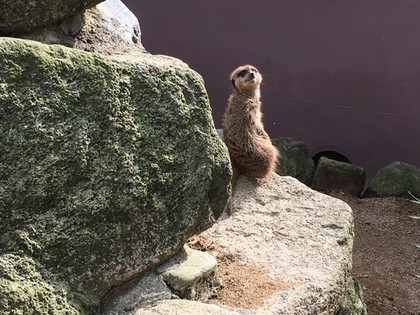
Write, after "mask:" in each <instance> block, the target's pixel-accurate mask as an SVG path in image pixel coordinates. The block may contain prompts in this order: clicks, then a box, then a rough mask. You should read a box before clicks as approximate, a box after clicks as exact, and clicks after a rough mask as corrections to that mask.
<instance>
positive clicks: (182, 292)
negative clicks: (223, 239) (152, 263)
mask: <svg viewBox="0 0 420 315" xmlns="http://www.w3.org/2000/svg"><path fill="white" fill-rule="evenodd" d="M184 253H185V254H184ZM179 255H182V256H184V258H183V259H182V260H181V261H179V262H175V263H174V260H173V259H171V260H170V261H169V264H168V263H165V264H164V265H163V266H161V267H159V268H158V270H159V272H160V273H161V275H162V278H163V280H164V281H165V282H166V283H167V284H168V285H169V286H170V287H171V288H172V289H173V290H174V291H175V292H176V293H177V295H179V296H180V297H183V298H184V297H185V298H188V299H195V298H196V297H197V296H198V295H201V292H200V291H202V284H203V283H206V284H207V283H209V282H210V283H215V286H217V287H220V286H221V284H222V281H221V279H220V278H219V277H218V276H217V273H216V271H217V260H216V258H214V257H213V256H212V255H210V254H208V253H205V252H201V251H198V250H194V249H191V248H189V247H188V246H185V247H184V250H182V251H181V253H180V254H179ZM204 289H206V288H204ZM216 289H217V288H216Z"/></svg>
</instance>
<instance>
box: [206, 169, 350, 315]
mask: <svg viewBox="0 0 420 315" xmlns="http://www.w3.org/2000/svg"><path fill="white" fill-rule="evenodd" d="M233 206H234V214H233V216H231V217H229V218H228V219H226V220H222V221H219V222H218V223H217V224H215V225H214V226H213V227H212V228H211V229H209V230H207V231H206V232H204V233H203V235H205V236H206V237H208V238H210V239H212V240H217V245H219V246H220V247H222V248H224V250H225V252H226V253H230V255H233V256H234V257H236V258H237V259H239V260H240V261H242V262H244V263H247V264H250V265H253V264H259V265H263V266H265V267H267V268H268V269H269V270H270V276H271V277H278V278H280V279H282V280H284V281H287V282H292V283H295V284H297V285H296V286H294V287H293V288H292V289H289V290H286V291H280V292H277V293H275V294H274V295H273V296H271V297H270V298H269V299H268V300H267V301H266V302H265V303H264V305H263V306H262V307H261V308H259V309H257V310H252V311H249V312H247V311H246V310H242V311H241V312H240V313H241V314H319V315H321V314H325V315H330V314H335V313H336V312H337V311H338V310H339V308H340V306H341V304H342V302H343V300H344V299H345V294H344V292H345V289H346V283H347V281H350V278H349V272H350V269H351V251H352V246H353V238H354V235H353V216H352V210H351V208H350V207H349V206H348V205H347V204H345V203H344V202H342V201H340V200H337V199H334V198H331V197H329V196H326V195H324V194H321V193H318V192H316V191H313V190H312V189H310V188H308V187H306V186H305V185H303V184H301V183H300V182H299V181H297V180H295V179H293V178H291V177H280V176H278V175H276V174H273V175H272V176H271V177H270V178H268V179H266V180H261V181H256V180H250V179H247V178H244V177H241V178H240V179H239V180H238V184H237V186H236V188H235V191H234V197H233Z"/></svg>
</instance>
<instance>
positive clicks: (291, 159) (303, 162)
mask: <svg viewBox="0 0 420 315" xmlns="http://www.w3.org/2000/svg"><path fill="white" fill-rule="evenodd" d="M271 142H272V143H273V145H274V146H275V147H276V148H277V149H278V150H279V151H280V158H279V162H278V165H277V174H279V175H283V176H292V177H294V178H296V179H298V180H300V181H301V182H302V183H304V184H306V185H308V186H310V185H311V183H312V179H313V176H314V172H315V164H314V161H313V160H312V158H311V156H310V155H309V151H308V148H307V147H306V145H305V144H304V143H303V142H301V141H297V140H294V139H291V138H278V139H271Z"/></svg>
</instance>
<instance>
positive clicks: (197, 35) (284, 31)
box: [124, 0, 420, 177]
mask: <svg viewBox="0 0 420 315" xmlns="http://www.w3.org/2000/svg"><path fill="white" fill-rule="evenodd" d="M124 2H125V4H126V5H127V6H128V7H129V8H130V9H131V10H132V11H133V12H134V14H136V16H137V17H138V18H139V21H140V26H141V30H142V42H143V45H144V46H145V48H146V49H147V50H148V51H149V52H151V53H153V54H166V55H171V56H175V57H178V58H180V59H182V60H183V61H185V62H187V63H188V64H189V65H190V66H191V67H192V68H193V69H195V70H197V71H198V72H199V73H201V74H202V75H203V77H204V79H205V83H206V88H207V91H208V93H209V97H210V102H211V106H212V108H213V115H214V119H215V122H216V127H217V128H221V117H222V114H223V111H224V108H225V105H226V100H227V97H228V95H229V90H230V85H229V80H228V76H229V74H230V72H231V71H232V70H233V69H234V68H235V67H236V66H238V65H241V64H246V63H249V64H253V65H255V66H256V67H258V68H259V69H260V71H261V72H262V73H263V75H264V85H263V87H262V101H263V112H264V114H265V115H264V121H265V126H266V129H267V131H268V133H269V134H270V136H271V137H292V138H295V139H298V140H301V141H303V142H305V143H306V144H307V145H308V148H309V150H310V152H311V154H312V155H315V154H316V153H319V152H321V151H330V150H331V151H336V152H339V153H341V154H343V155H345V156H346V157H347V158H348V159H349V160H350V161H351V162H352V163H354V164H357V165H360V166H362V167H364V168H365V169H366V170H367V172H368V177H372V176H373V175H374V174H375V172H376V171H377V170H378V169H379V168H381V167H383V166H386V165H387V164H389V163H390V162H392V161H394V160H399V161H404V162H408V163H411V164H414V165H418V166H420V1H417V0H412V1H410V0H399V1H388V0H369V1H366V0H353V1H339V0H323V1H313V0H287V1H286V0H261V1H252V0H229V1H226V0H224V1H222V0H219V1H197V0H183V1H159V0H125V1H124Z"/></svg>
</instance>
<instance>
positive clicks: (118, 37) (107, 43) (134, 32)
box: [19, 0, 145, 55]
mask: <svg viewBox="0 0 420 315" xmlns="http://www.w3.org/2000/svg"><path fill="white" fill-rule="evenodd" d="M19 37H21V38H25V39H31V40H36V41H39V42H42V43H45V44H61V45H64V46H67V47H73V48H77V49H81V50H85V51H89V52H97V53H102V54H105V55H113V54H128V53H131V54H133V53H137V54H138V53H142V52H145V49H144V47H143V46H142V44H141V31H140V25H139V22H138V20H137V18H136V17H135V16H134V14H133V13H132V12H131V11H130V10H129V9H128V8H127V7H126V6H125V5H124V4H123V3H122V2H121V1H120V0H107V1H105V2H102V3H100V4H98V5H97V6H96V7H92V8H90V9H87V10H83V11H80V12H76V13H75V14H74V15H72V16H70V17H68V18H66V19H64V20H63V21H61V22H60V24H54V25H52V26H48V27H44V28H40V29H35V30H31V31H28V32H26V33H23V34H20V36H19Z"/></svg>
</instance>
